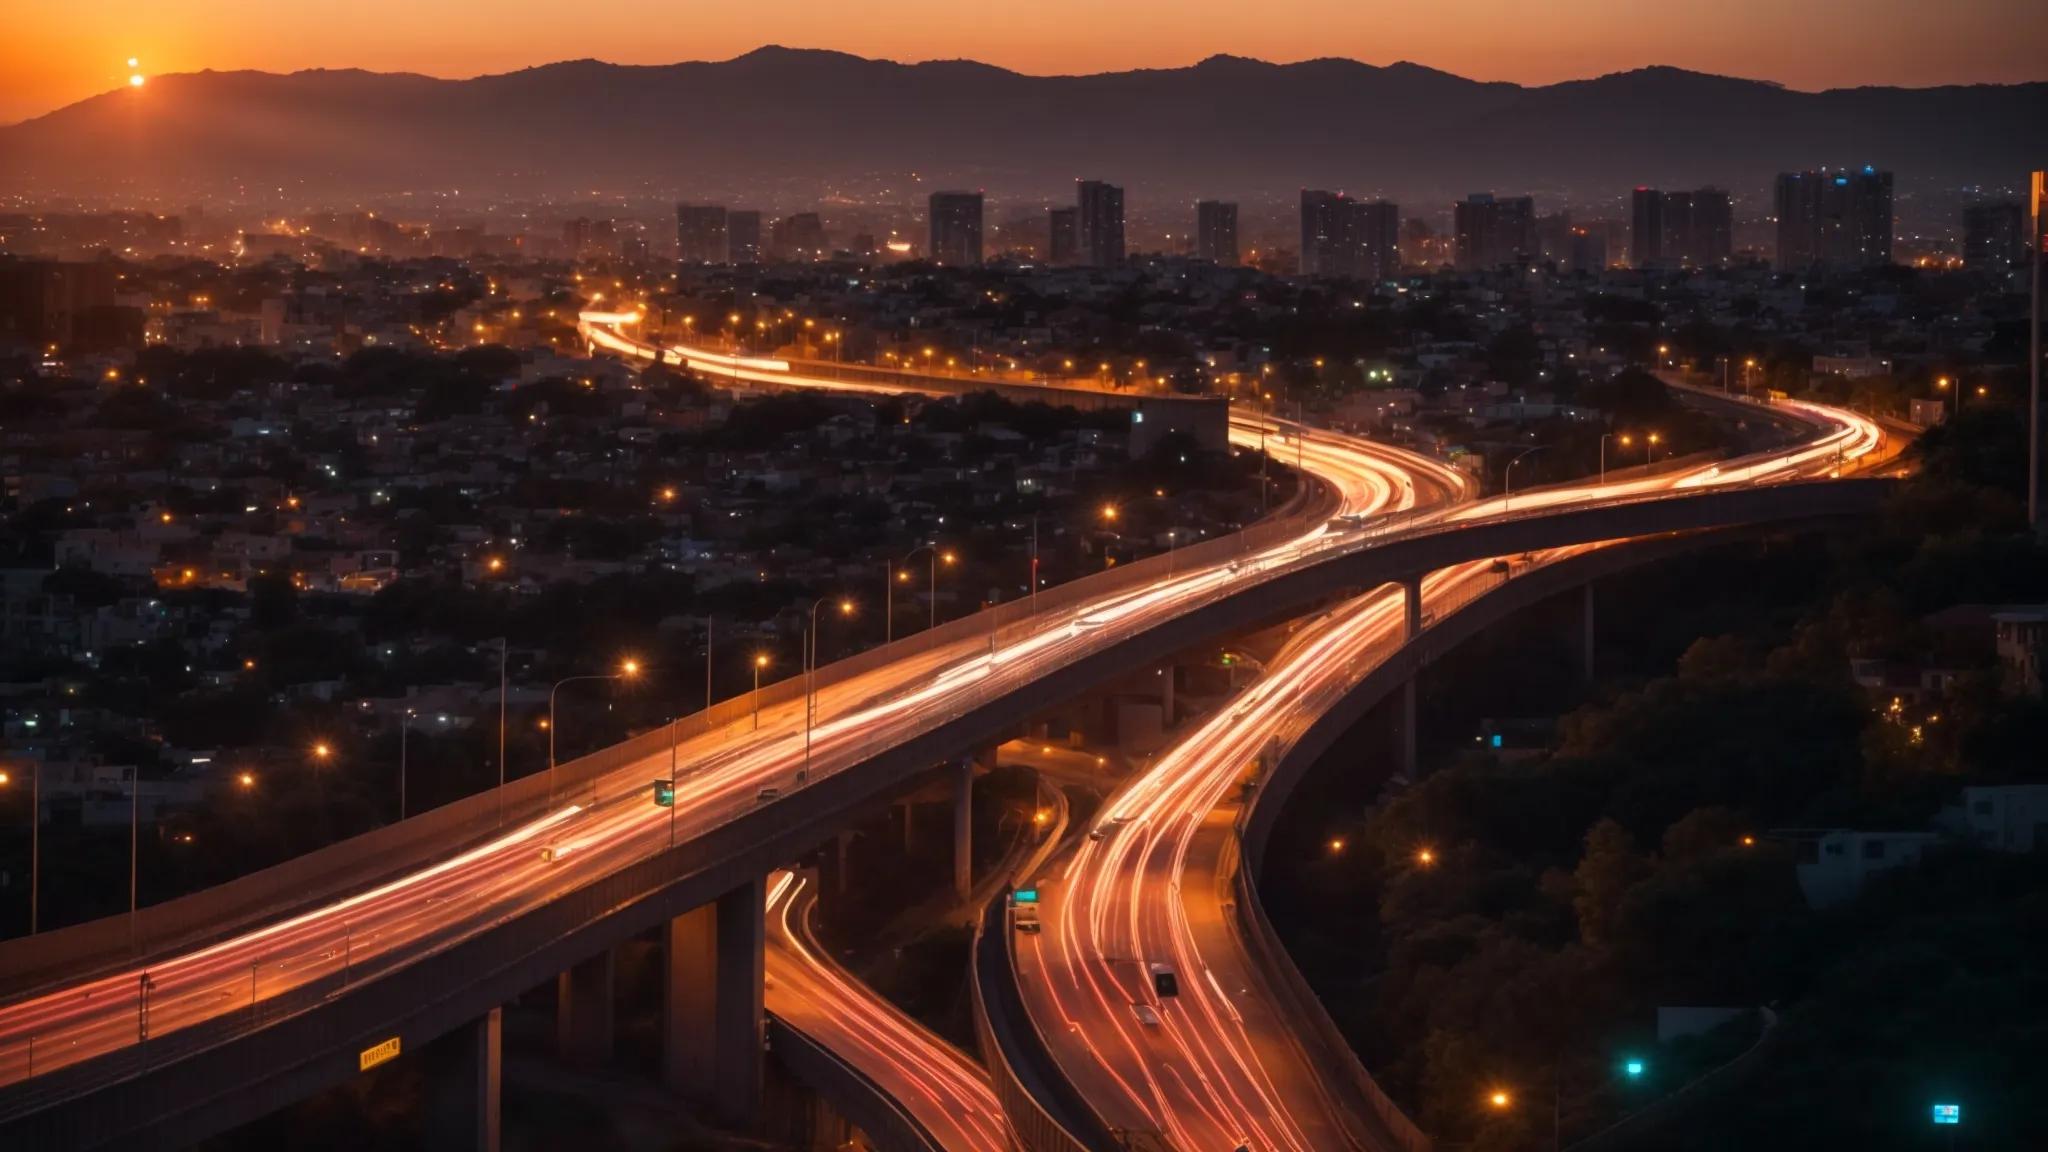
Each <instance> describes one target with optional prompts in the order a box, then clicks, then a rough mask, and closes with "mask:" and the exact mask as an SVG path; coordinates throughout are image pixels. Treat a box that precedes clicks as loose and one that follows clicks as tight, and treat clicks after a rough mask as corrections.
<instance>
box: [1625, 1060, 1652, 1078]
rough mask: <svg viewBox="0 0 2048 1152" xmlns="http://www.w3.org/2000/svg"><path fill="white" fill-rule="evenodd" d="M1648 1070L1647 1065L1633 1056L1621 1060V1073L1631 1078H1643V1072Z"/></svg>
mask: <svg viewBox="0 0 2048 1152" xmlns="http://www.w3.org/2000/svg"><path fill="white" fill-rule="evenodd" d="M1648 1070H1649V1065H1647V1064H1645V1063H1643V1062H1642V1061H1641V1060H1638V1059H1635V1058H1634V1057H1630V1058H1629V1059H1627V1060H1624V1061H1622V1064H1621V1071H1622V1073H1623V1074H1624V1075H1626V1076H1627V1077H1628V1078H1629V1079H1631V1080H1641V1079H1642V1078H1643V1073H1644V1072H1646V1071H1648Z"/></svg>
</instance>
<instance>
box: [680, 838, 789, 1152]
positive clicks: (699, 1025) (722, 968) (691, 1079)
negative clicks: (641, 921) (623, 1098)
mask: <svg viewBox="0 0 2048 1152" xmlns="http://www.w3.org/2000/svg"><path fill="white" fill-rule="evenodd" d="M767 899H768V893H767V885H766V881H765V880H763V879H761V878H758V877H757V878H755V879H753V880H750V881H748V882H747V883H744V884H741V885H740V886H739V887H737V888H734V889H732V890H731V891H729V892H727V893H726V894H725V895H723V896H720V897H719V898H718V900H717V902H716V903H713V904H707V905H704V906H703V907H701V908H695V909H692V910H691V911H689V912H686V913H684V914H683V915H681V916H678V917H676V918H675V919H674V920H671V921H669V925H668V931H667V933H666V934H665V938H664V944H665V945H666V948H665V951H666V952H667V956H666V963H665V965H664V967H665V969H666V970H665V971H664V972H663V974H662V1022H661V1026H662V1079H663V1080H664V1081H665V1082H666V1083H667V1084H668V1086H669V1087H671V1088H673V1089H675V1090H676V1091H678V1092H680V1093H682V1094H683V1095H685V1096H688V1097H691V1098H693V1099H695V1100H698V1101H700V1102H702V1103H706V1104H709V1105H711V1106H712V1107H713V1109H714V1110H715V1111H716V1112H717V1114H718V1116H719V1118H720V1119H722V1120H724V1121H725V1122H726V1123H728V1124H730V1125H732V1126H733V1127H735V1128H739V1129H742V1130H744V1131H749V1132H751V1131H754V1130H755V1129H757V1128H758V1127H759V1126H760V1123H761V1097H762V1091H763V1080H762V1063H761V1030H762V1011H761V989H762V979H763V974H764V973H763V959H762V951H761V950H762V945H763V942H764V937H763V932H764V930H765V928H766V918H767V908H766V903H767Z"/></svg>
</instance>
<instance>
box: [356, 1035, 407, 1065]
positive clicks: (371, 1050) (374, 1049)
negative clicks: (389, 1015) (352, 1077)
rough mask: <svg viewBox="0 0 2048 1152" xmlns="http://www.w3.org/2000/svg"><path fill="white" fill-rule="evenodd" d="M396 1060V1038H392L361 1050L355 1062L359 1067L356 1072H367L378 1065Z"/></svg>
mask: <svg viewBox="0 0 2048 1152" xmlns="http://www.w3.org/2000/svg"><path fill="white" fill-rule="evenodd" d="M396 1059H398V1037H396V1036H393V1037H392V1038H391V1039H389V1040H383V1041H379V1042H378V1043H375V1044H372V1045H370V1046H369V1047H368V1048H365V1049H363V1051H362V1055H361V1056H360V1057H359V1058H358V1061H357V1063H358V1064H359V1065H360V1067H358V1068H357V1069H356V1070H357V1071H359V1072H368V1071H369V1070H370V1069H372V1068H375V1067H376V1066H377V1065H379V1064H388V1063H390V1062H391V1061H393V1060H396Z"/></svg>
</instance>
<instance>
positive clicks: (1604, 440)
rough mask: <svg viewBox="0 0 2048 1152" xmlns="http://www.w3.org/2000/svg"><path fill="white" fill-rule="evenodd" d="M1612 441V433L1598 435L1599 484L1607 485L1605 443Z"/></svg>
mask: <svg viewBox="0 0 2048 1152" xmlns="http://www.w3.org/2000/svg"><path fill="white" fill-rule="evenodd" d="M1612 439H1614V433H1612V432H1603V433H1601V434H1600V483H1602V484H1605V483H1607V442H1608V441H1609V440H1612Z"/></svg>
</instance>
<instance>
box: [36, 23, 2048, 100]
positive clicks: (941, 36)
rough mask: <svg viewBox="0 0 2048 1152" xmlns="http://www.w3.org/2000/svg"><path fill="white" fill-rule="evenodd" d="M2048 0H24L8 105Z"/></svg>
mask: <svg viewBox="0 0 2048 1152" xmlns="http://www.w3.org/2000/svg"><path fill="white" fill-rule="evenodd" d="M2038 5H2039V0H1947V2H1946V3H1941V4H1934V3H1928V2H1927V0H1718V2H1716V3H1712V4H1692V5H1663V4H1645V3H1642V2H1641V0H1264V2H1263V3H1259V4H1245V3H1242V2H1241V0H1123V2H1118V0H984V2H983V3H981V4H978V5H973V6H971V7H969V8H963V7H962V6H961V5H960V4H959V3H958V0H751V2H750V3H745V4H731V3H710V2H707V0H665V2H664V0H613V2H612V3H609V4H604V5H598V6H595V7H588V8H576V7H574V6H568V7H565V6H563V5H561V4H555V3H541V2H540V0H494V2H492V3H476V2H472V0H424V2H422V0H314V2H307V3H290V2H289V0H264V2H257V0H187V2H185V3H180V4H165V3H162V2H161V0H93V2H92V3H86V4H81V3H79V2H78V0H6V7H7V8H8V9H9V13H10V14H9V16H8V18H7V21H6V23H7V25H8V27H7V33H6V35H5V36H0V123H11V122H14V121H17V120H21V119H25V118H28V117H31V116H36V115H40V114H42V113H44V112H48V111H51V110H53V109H55V108H58V107H61V106H63V105H65V104H68V103H71V102H72V101H75V100H79V99H82V98H84V97H87V96H90V95H93V94H95V93H98V92H104V91H107V90H109V89H112V88H118V87H120V86H122V85H124V84H127V83H129V82H130V72H131V70H130V69H129V68H128V66H127V62H128V58H130V57H135V58H137V59H139V60H140V62H141V63H140V69H139V70H140V71H141V72H143V73H145V74H148V73H164V72H190V71H198V70H200V69H204V68H213V69H238V68H258V69H264V70H268V71H279V72H288V71H295V70H298V69H302V68H367V69H371V70H375V71H410V72H422V73H426V74H428V75H433V76H448V77H460V76H474V75H478V74H480V73H489V72H503V71H510V70H514V69H518V68H523V67H528V66H531V65H535V64H544V63H548V62H551V61H556V60H569V59H577V58H582V57H595V58H598V59H602V60H610V61H614V62H618V63H625V64H667V63H674V62H676V61H681V60H720V59H726V58H729V57H731V56H735V55H738V54H740V53H743V52H746V51H748V50H750V49H752V48H755V47H758V46H760V45H761V44H764V43H781V44H787V45H790V46H793V47H819V48H834V49H838V50H841V51H846V52H853V53H857V54H859V55H863V56H875V57H884V58H887V59H892V60H903V61H915V60H928V59H942V58H958V57H966V58H971V59H975V60H982V61H986V62H988V63H991V64H996V65H1000V66H1003V67H1007V68H1014V69H1016V70H1018V71H1022V72H1031V73H1041V74H1043V73H1072V72H1100V71H1112V70H1119V69H1126V68H1167V67H1176V66H1180V65H1186V64H1191V63H1193V62H1195V61H1196V60H1199V59H1201V58H1203V57H1205V56H1209V55H1213V54H1215V53H1219V52H1225V53H1231V54H1235V55H1241V56H1255V57H1259V58H1261V59H1266V60H1275V61H1292V60H1301V59H1306V58H1310V57H1315V56H1349V57H1353V58H1356V59H1359V60H1364V61H1366V62H1367V63H1373V64H1387V63H1392V62H1394V61H1396V60H1412V61H1414V62H1416V63H1419V64H1426V65H1429V66H1431V67H1435V68H1441V69H1444V70H1445V71H1449V72H1456V73H1458V74H1460V75H1464V76H1469V77H1472V78H1475V79H1482V80H1512V81H1516V82H1518V83H1524V84H1531V83H1534V84H1541V83H1550V82H1554V81H1558V80H1568V79H1575V78H1581V77H1588V76H1596V75H1599V74H1601V73H1604V72H1614V71H1621V70H1624V69H1628V68H1636V67H1641V66H1643V65H1646V64H1671V65H1676V66H1678V67H1682V68H1692V69H1697V70H1700V71H1706V72H1719V73H1724V74H1728V75H1736V76H1748V77H1754V78H1758V79H1768V80H1776V81H1779V82H1781V83H1784V84H1786V85H1788V86H1790V87H1794V88H1802V89H1817V88H1828V87H1839V86H1848V85H1857V84H1899V85H1907V86H1924V85H1931V84H1953V83H2009V82H2014V81H2021V80H2038V79H2043V78H2048V52H2044V51H2043V48H2044V45H2048V18H2044V17H2043V16H2042V14H2041V11H2040V9H2039V6H2038Z"/></svg>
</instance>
